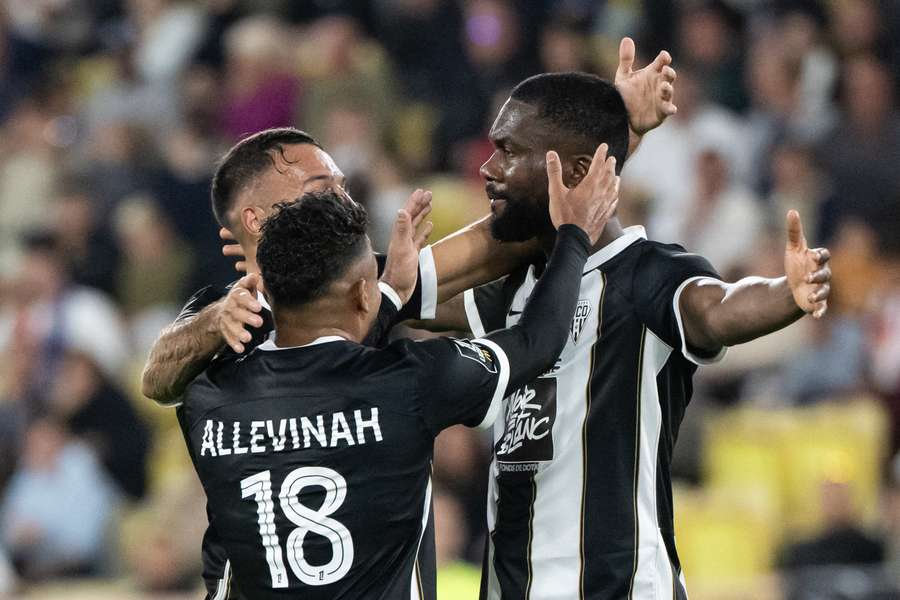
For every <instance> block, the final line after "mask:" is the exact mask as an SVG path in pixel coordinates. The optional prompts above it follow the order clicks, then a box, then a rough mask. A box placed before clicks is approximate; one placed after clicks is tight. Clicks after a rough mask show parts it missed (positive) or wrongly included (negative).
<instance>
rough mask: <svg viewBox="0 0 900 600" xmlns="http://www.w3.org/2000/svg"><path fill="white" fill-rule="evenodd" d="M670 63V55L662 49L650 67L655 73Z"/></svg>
mask: <svg viewBox="0 0 900 600" xmlns="http://www.w3.org/2000/svg"><path fill="white" fill-rule="evenodd" d="M670 64H672V55H671V54H669V53H668V52H666V51H665V50H663V51H662V52H660V53H659V54H657V55H656V58H654V59H653V63H652V67H653V70H654V71H656V72H657V73H659V72H661V71H662V70H663V68H664V67H666V66H668V65H670Z"/></svg>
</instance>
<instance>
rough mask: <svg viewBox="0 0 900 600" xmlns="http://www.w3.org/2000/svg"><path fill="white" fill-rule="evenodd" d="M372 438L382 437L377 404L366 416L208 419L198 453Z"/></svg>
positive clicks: (361, 441) (296, 447)
mask: <svg viewBox="0 0 900 600" xmlns="http://www.w3.org/2000/svg"><path fill="white" fill-rule="evenodd" d="M367 433H368V435H369V438H370V439H369V440H367V438H366V434H367ZM372 439H374V441H376V442H380V441H381V439H382V437H381V424H380V423H379V421H378V407H372V408H371V409H369V410H368V415H367V416H364V414H363V411H362V410H359V409H357V410H354V411H353V414H352V416H350V417H349V418H348V416H347V415H345V414H344V411H339V412H336V413H332V414H331V415H315V416H313V417H299V418H298V417H292V418H290V419H278V420H277V421H276V420H273V419H267V420H265V421H250V422H249V423H246V422H241V421H230V422H225V421H216V420H213V419H207V420H206V425H205V426H204V428H203V442H202V446H201V448H200V456H230V455H232V454H247V453H248V452H250V453H253V454H259V453H264V452H284V451H285V450H300V449H301V448H309V447H310V446H312V445H313V444H318V446H319V447H321V448H336V447H337V446H338V445H340V444H345V445H347V446H355V445H357V444H365V443H367V441H371V440H372Z"/></svg>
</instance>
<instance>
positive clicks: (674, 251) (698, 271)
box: [632, 244, 726, 365]
mask: <svg viewBox="0 0 900 600" xmlns="http://www.w3.org/2000/svg"><path fill="white" fill-rule="evenodd" d="M700 279H716V280H718V279H721V277H720V276H719V274H718V272H716V270H715V269H714V268H713V266H712V265H711V264H710V263H709V261H708V260H706V259H705V258H703V257H702V256H700V255H698V254H691V253H689V252H687V251H686V250H685V249H684V248H682V247H681V246H677V245H674V244H673V245H662V244H648V245H647V248H646V249H645V250H644V251H643V253H642V254H641V256H640V258H639V259H638V264H637V265H636V267H635V269H634V278H633V280H632V285H633V287H632V298H633V299H634V302H635V309H636V310H637V313H638V316H639V317H640V318H641V320H642V321H643V322H644V323H645V324H646V325H647V327H648V329H650V331H652V332H653V333H654V334H656V335H657V336H658V337H659V338H660V339H661V340H662V341H664V342H665V343H666V344H668V345H669V346H671V347H672V348H676V349H678V350H680V352H681V354H682V355H683V356H684V357H685V358H686V359H688V360H689V361H691V362H692V363H694V364H697V365H708V364H712V363H715V362H718V361H720V360H721V359H722V358H723V357H724V356H725V352H726V349H725V348H724V347H722V348H720V349H719V350H718V351H717V352H715V353H711V354H710V353H703V352H701V351H698V350H696V349H692V348H690V347H689V346H688V344H687V339H686V338H685V335H684V325H683V322H682V318H681V309H680V308H679V307H680V304H679V303H680V301H681V293H682V292H683V291H684V289H685V288H686V287H687V286H688V285H689V284H691V283H693V282H694V281H698V280H700Z"/></svg>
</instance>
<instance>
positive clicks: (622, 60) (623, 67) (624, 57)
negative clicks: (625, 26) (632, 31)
mask: <svg viewBox="0 0 900 600" xmlns="http://www.w3.org/2000/svg"><path fill="white" fill-rule="evenodd" d="M632 67H634V40H633V39H631V38H630V37H624V38H622V41H621V42H620V43H619V68H618V69H616V79H619V78H620V77H624V76H627V75H629V74H630V73H631V69H632Z"/></svg>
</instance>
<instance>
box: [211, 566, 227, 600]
mask: <svg viewBox="0 0 900 600" xmlns="http://www.w3.org/2000/svg"><path fill="white" fill-rule="evenodd" d="M230 583H231V561H230V560H226V561H225V570H224V571H223V572H222V579H220V580H219V583H218V584H216V595H215V596H213V598H212V600H226V598H228V588H229V587H230V586H229V584H230Z"/></svg>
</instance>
